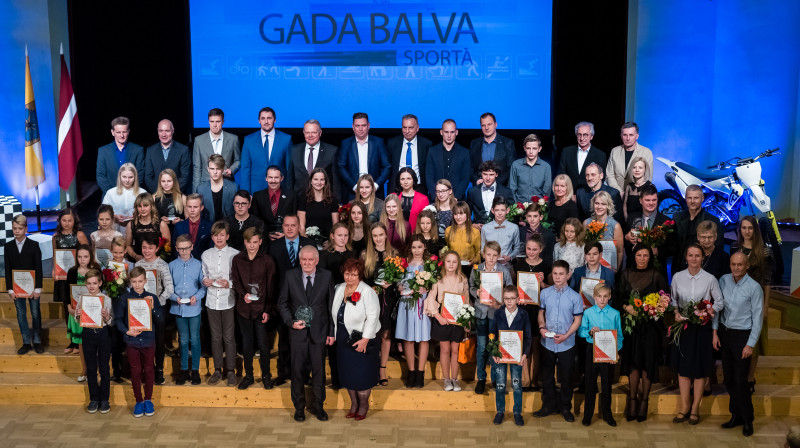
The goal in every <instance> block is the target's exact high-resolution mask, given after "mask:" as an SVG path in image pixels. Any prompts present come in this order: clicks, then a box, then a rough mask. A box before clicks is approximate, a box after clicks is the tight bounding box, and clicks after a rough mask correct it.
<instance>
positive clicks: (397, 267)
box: [375, 257, 408, 294]
mask: <svg viewBox="0 0 800 448" xmlns="http://www.w3.org/2000/svg"><path fill="white" fill-rule="evenodd" d="M407 267H408V262H407V261H406V259H405V258H400V257H389V258H387V259H385V260H383V265H381V267H380V269H378V276H377V277H375V282H376V283H383V282H386V283H388V284H389V285H395V284H397V282H399V281H400V279H402V278H403V275H405V273H406V268H407ZM377 292H378V294H380V293H381V292H382V291H377Z"/></svg>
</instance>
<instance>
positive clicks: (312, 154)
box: [290, 119, 339, 195]
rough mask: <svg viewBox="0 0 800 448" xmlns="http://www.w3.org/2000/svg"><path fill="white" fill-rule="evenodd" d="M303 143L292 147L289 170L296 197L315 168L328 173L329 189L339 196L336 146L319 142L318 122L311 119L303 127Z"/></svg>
mask: <svg viewBox="0 0 800 448" xmlns="http://www.w3.org/2000/svg"><path fill="white" fill-rule="evenodd" d="M303 138H304V139H305V141H304V142H303V143H298V144H296V145H294V146H292V160H291V168H290V169H291V170H292V172H293V173H294V185H293V186H292V187H291V188H292V189H293V190H294V192H295V193H297V194H298V195H299V194H301V192H303V191H305V189H306V187H307V186H308V176H309V174H310V173H311V172H312V171H314V169H315V168H323V169H324V170H325V172H326V173H328V179H330V181H331V188H332V189H333V191H334V192H335V194H336V195H338V194H339V173H338V170H337V169H336V165H335V162H336V152H337V151H338V150H339V148H337V147H336V146H333V145H331V144H328V143H325V142H321V141H320V138H322V126H320V124H319V121H317V120H314V119H311V120H308V121H306V122H305V124H304V125H303Z"/></svg>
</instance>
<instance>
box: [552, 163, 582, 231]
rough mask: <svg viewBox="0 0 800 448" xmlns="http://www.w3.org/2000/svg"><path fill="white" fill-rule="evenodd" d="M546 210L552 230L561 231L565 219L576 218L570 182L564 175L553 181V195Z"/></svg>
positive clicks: (576, 208) (575, 205)
mask: <svg viewBox="0 0 800 448" xmlns="http://www.w3.org/2000/svg"><path fill="white" fill-rule="evenodd" d="M548 210H549V211H548V219H550V222H552V223H553V228H554V229H561V226H563V225H564V222H565V221H566V220H567V218H577V217H578V204H577V203H576V202H575V191H574V190H573V188H572V180H571V179H570V178H569V176H567V175H566V174H559V175H558V176H556V178H555V179H553V195H552V196H550V207H549V208H548Z"/></svg>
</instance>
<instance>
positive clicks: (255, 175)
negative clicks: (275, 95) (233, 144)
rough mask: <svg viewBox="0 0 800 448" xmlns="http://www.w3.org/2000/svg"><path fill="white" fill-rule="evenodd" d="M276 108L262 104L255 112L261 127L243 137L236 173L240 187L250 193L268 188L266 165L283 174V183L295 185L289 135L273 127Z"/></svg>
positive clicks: (289, 185) (287, 185)
mask: <svg viewBox="0 0 800 448" xmlns="http://www.w3.org/2000/svg"><path fill="white" fill-rule="evenodd" d="M275 118H276V116H275V111H274V110H273V109H272V108H271V107H264V108H262V109H261V110H260V111H258V122H259V124H261V129H259V130H258V131H257V132H254V133H252V134H250V135H248V136H247V137H245V138H244V144H243V145H242V163H241V165H240V169H239V173H237V176H238V181H237V183H238V184H239V186H240V187H241V188H242V189H244V190H247V191H249V192H250V193H251V194H252V193H254V192H256V191H259V190H263V189H265V188H267V181H266V174H267V167H268V166H271V165H276V166H278V167H280V168H281V171H283V172H284V173H285V174H286V178H285V180H284V183H283V186H284V187H286V188H290V187H291V186H292V185H294V180H293V175H292V170H291V169H290V167H289V164H290V163H289V162H290V160H291V148H292V137H290V136H289V134H286V133H284V132H281V131H279V130H277V129H275Z"/></svg>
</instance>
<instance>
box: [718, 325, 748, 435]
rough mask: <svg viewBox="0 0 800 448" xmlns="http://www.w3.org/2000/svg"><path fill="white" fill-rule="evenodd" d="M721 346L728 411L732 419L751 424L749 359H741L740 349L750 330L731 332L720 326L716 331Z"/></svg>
mask: <svg viewBox="0 0 800 448" xmlns="http://www.w3.org/2000/svg"><path fill="white" fill-rule="evenodd" d="M717 335H718V336H719V341H720V344H721V345H722V347H721V351H722V374H723V376H724V377H725V389H727V390H728V395H730V403H729V404H728V410H730V412H731V415H732V416H733V417H737V418H738V419H740V420H742V421H743V422H745V423H752V422H753V397H752V395H751V394H750V385H749V384H747V373H748V371H749V370H750V360H751V359H752V357H750V358H745V359H742V349H744V346H745V345H747V339H748V338H749V337H750V330H731V329H730V328H726V327H725V326H724V325H722V324H720V326H719V330H718V331H717Z"/></svg>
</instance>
